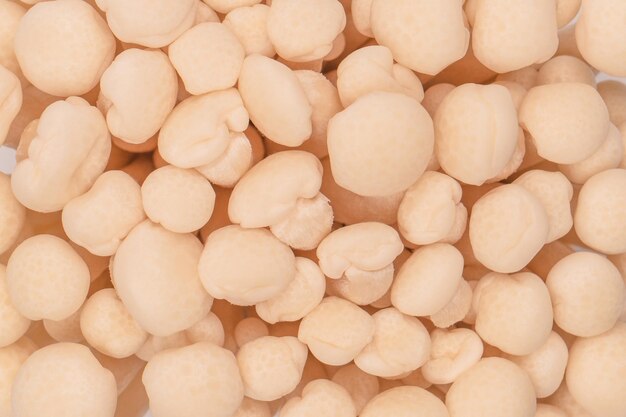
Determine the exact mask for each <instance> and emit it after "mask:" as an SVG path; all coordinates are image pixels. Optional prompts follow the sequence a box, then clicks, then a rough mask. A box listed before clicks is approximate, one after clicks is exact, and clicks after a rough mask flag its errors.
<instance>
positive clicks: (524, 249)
mask: <svg viewBox="0 0 626 417" xmlns="http://www.w3.org/2000/svg"><path fill="white" fill-rule="evenodd" d="M549 227H550V225H549V219H548V215H547V213H546V210H545V209H544V208H543V205H542V204H541V202H540V201H539V200H538V199H537V198H536V197H535V196H534V195H533V194H531V193H530V192H529V191H527V190H526V189H525V188H523V187H522V186H520V185H516V184H507V185H502V186H499V187H496V188H494V189H493V190H492V191H490V192H488V193H487V194H485V195H484V196H482V197H481V198H480V199H479V200H478V201H477V202H476V203H475V204H474V206H473V207H472V214H471V216H470V220H469V238H470V242H471V245H472V251H473V253H474V256H475V257H476V259H478V261H480V263H482V264H483V265H485V266H486V267H487V268H489V269H491V270H493V271H496V272H503V273H509V272H515V271H519V270H520V269H522V268H523V267H525V266H526V265H527V264H528V262H530V260H531V259H532V258H533V257H534V256H535V255H536V254H537V252H539V250H540V249H541V248H542V247H543V245H544V244H545V243H546V241H547V238H548V232H549Z"/></svg>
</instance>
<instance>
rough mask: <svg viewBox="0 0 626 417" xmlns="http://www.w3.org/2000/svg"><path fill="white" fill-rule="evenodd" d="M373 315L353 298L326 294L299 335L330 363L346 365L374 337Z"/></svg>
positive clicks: (310, 314) (312, 350)
mask: <svg viewBox="0 0 626 417" xmlns="http://www.w3.org/2000/svg"><path fill="white" fill-rule="evenodd" d="M375 327H376V325H375V321H374V319H373V318H372V317H371V316H370V315H369V314H368V313H367V312H366V311H365V310H363V309H361V308H360V307H358V306H357V305H355V304H353V303H351V302H350V301H347V300H343V299H341V298H337V297H326V298H325V299H323V300H322V302H321V303H320V304H319V305H318V306H317V307H315V308H314V309H313V311H311V312H310V313H309V314H307V315H306V316H305V317H304V318H303V319H302V322H301V323H300V328H299V330H298V339H300V341H301V342H303V343H305V344H306V345H307V346H308V347H309V350H310V351H311V353H312V354H313V356H315V357H316V358H317V359H319V360H320V362H322V363H325V364H328V365H334V366H339V365H345V364H347V363H349V362H350V361H352V360H353V359H354V358H355V357H356V356H357V355H358V354H359V352H360V351H361V350H362V349H363V348H364V347H365V346H366V345H367V344H368V343H370V342H371V341H372V340H373V338H374V333H375Z"/></svg>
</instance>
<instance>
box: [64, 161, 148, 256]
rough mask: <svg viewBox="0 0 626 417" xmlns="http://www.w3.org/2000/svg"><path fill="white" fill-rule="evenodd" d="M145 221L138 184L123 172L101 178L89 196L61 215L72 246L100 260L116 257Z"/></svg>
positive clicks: (74, 202)
mask: <svg viewBox="0 0 626 417" xmlns="http://www.w3.org/2000/svg"><path fill="white" fill-rule="evenodd" d="M145 217H146V216H145V214H144V212H143V206H142V202H141V189H140V187H139V184H137V183H136V182H135V180H133V178H132V177H131V176H130V175H128V174H126V173H125V172H123V171H107V172H105V173H104V174H102V175H100V177H98V179H97V180H96V182H95V183H94V185H93V187H91V189H90V190H89V191H88V192H86V193H85V194H83V195H81V196H78V197H76V198H74V199H72V200H70V201H69V202H68V203H67V204H66V205H65V207H63V215H62V219H63V230H64V231H65V233H67V235H68V237H69V238H70V239H71V240H72V242H74V243H76V244H77V245H80V246H82V247H84V248H85V249H87V250H88V251H89V252H91V253H93V254H95V255H98V256H110V255H113V254H114V253H115V251H116V250H117V248H118V247H119V245H120V243H121V242H122V240H123V239H124V238H125V237H126V235H127V234H128V233H129V232H130V231H131V229H132V228H133V227H135V226H136V225H137V224H138V223H140V222H141V221H142V220H143V219H145Z"/></svg>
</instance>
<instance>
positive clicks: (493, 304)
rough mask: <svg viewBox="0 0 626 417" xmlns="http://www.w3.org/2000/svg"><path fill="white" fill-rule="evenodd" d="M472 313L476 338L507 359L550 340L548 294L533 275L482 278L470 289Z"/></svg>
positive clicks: (493, 273) (550, 320)
mask: <svg viewBox="0 0 626 417" xmlns="http://www.w3.org/2000/svg"><path fill="white" fill-rule="evenodd" d="M473 309H474V310H475V311H476V326H475V327H476V332H477V333H478V334H479V335H480V337H481V338H482V339H483V340H485V341H486V342H487V343H489V344H490V345H492V346H495V347H497V348H499V349H500V350H502V351H504V352H506V353H509V354H511V355H528V354H529V353H532V352H534V351H535V350H537V349H538V348H540V347H541V346H542V345H543V344H544V343H545V342H546V340H547V339H548V337H550V331H551V330H552V318H553V313H552V304H551V302H550V294H549V292H548V289H547V288H546V285H545V284H544V282H543V281H542V280H541V278H539V277H538V276H537V275H535V274H533V273H530V272H519V273H517V274H513V275H506V274H498V273H496V272H492V273H489V274H487V275H485V276H484V277H482V278H481V279H480V281H479V282H478V285H477V286H476V288H475V289H474V299H473Z"/></svg>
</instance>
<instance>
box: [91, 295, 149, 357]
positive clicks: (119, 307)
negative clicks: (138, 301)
mask: <svg viewBox="0 0 626 417" xmlns="http://www.w3.org/2000/svg"><path fill="white" fill-rule="evenodd" d="M80 329H81V332H82V334H83V336H84V337H85V340H87V342H88V343H89V344H90V345H91V346H93V347H94V348H95V349H97V350H98V351H99V352H102V353H104V354H105V355H107V356H111V357H113V358H126V357H128V356H131V355H133V354H135V353H136V352H137V351H138V350H139V348H141V346H142V345H143V344H144V342H145V341H146V339H147V338H148V333H146V332H145V331H144V330H143V329H142V328H141V327H140V326H139V323H137V322H136V321H135V320H134V319H133V318H132V317H131V315H130V313H129V312H128V310H127V309H126V307H125V306H124V304H123V303H122V301H121V300H120V299H119V298H118V296H117V293H116V292H115V290H114V289H113V288H106V289H103V290H100V291H98V292H96V293H95V294H94V295H92V296H91V297H89V299H88V300H87V301H85V304H84V306H83V308H82V312H81V314H80Z"/></svg>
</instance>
